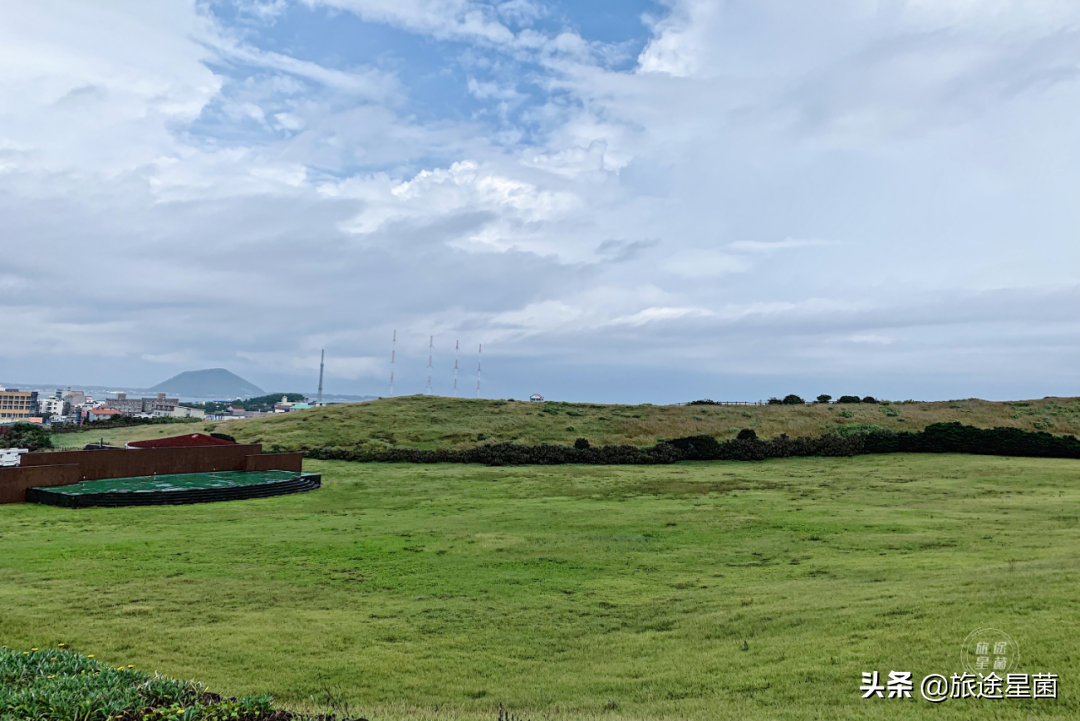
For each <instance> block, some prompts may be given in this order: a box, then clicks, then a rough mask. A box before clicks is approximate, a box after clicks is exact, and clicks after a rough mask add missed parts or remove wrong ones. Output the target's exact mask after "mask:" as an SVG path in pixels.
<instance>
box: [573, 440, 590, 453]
mask: <svg viewBox="0 0 1080 721" xmlns="http://www.w3.org/2000/svg"><path fill="white" fill-rule="evenodd" d="M574 448H576V449H578V450H579V451H586V450H588V449H589V439H588V438H578V439H577V440H576V441H574Z"/></svg>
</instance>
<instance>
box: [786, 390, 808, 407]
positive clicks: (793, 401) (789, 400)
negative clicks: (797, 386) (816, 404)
mask: <svg viewBox="0 0 1080 721" xmlns="http://www.w3.org/2000/svg"><path fill="white" fill-rule="evenodd" d="M781 403H783V404H784V405H785V406H801V405H803V404H804V403H806V401H804V400H803V399H802V398H800V397H799V396H797V395H795V394H794V393H789V394H788V395H786V396H784V400H783V401H781Z"/></svg>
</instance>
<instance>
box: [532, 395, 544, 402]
mask: <svg viewBox="0 0 1080 721" xmlns="http://www.w3.org/2000/svg"><path fill="white" fill-rule="evenodd" d="M529 400H530V401H536V402H537V403H540V402H542V401H543V400H544V397H543V396H542V395H540V394H539V393H533V394H532V395H531V396H529Z"/></svg>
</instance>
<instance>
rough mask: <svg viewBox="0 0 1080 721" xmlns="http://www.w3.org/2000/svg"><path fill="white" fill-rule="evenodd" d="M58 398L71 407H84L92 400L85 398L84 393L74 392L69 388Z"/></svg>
mask: <svg viewBox="0 0 1080 721" xmlns="http://www.w3.org/2000/svg"><path fill="white" fill-rule="evenodd" d="M60 397H61V398H63V399H64V400H65V401H67V402H68V403H70V404H71V405H72V406H73V407H78V406H85V405H86V404H87V403H89V402H90V401H91V400H93V399H92V398H87V397H86V391H74V390H72V389H70V388H68V389H67V390H66V391H64V392H63V393H61V394H60Z"/></svg>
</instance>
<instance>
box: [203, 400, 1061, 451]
mask: <svg viewBox="0 0 1080 721" xmlns="http://www.w3.org/2000/svg"><path fill="white" fill-rule="evenodd" d="M882 408H889V409H891V410H892V411H898V412H899V415H898V416H893V417H890V416H888V415H886V414H885V413H883V412H882V411H881V409H882ZM545 409H547V410H548V411H556V412H555V413H550V412H542V411H544V410H545ZM845 410H846V411H848V412H850V413H851V414H852V415H853V417H852V418H844V417H842V416H840V415H839V414H840V412H841V411H845ZM571 414H579V415H571ZM946 420H948V421H952V420H959V421H963V422H964V423H968V424H971V425H975V426H979V427H984V428H992V427H994V426H1013V427H1017V428H1024V429H1026V430H1035V428H1036V427H1035V425H1034V424H1035V423H1040V424H1045V423H1046V422H1047V421H1049V423H1051V424H1052V427H1050V428H1049V430H1052V431H1054V432H1055V433H1073V434H1078V433H1080V398H1077V399H1060V398H1058V399H1045V400H1041V401H1030V402H1029V405H1024V406H1019V405H1009V404H1007V403H991V402H987V401H959V402H942V403H910V404H897V405H892V406H887V407H886V406H877V405H869V404H857V405H850V406H839V405H831V406H825V405H816V406H751V407H732V406H617V405H594V404H589V403H566V404H564V403H552V404H540V403H529V402H527V401H518V402H512V403H505V405H502V404H500V402H499V401H484V400H467V399H455V398H440V397H430V396H408V397H403V398H393V399H384V400H380V401H373V402H369V403H357V404H350V405H343V406H331V407H328V408H320V409H313V410H311V411H304V412H301V413H297V414H284V415H278V416H272V417H268V418H259V419H254V420H250V421H232V422H228V423H224V424H219V426H218V429H219V430H223V431H225V432H227V433H230V434H233V435H235V436H236V437H237V438H238V439H241V440H246V441H257V440H258V441H261V442H263V443H265V444H267V445H269V444H273V443H278V444H280V445H282V446H284V447H287V448H303V447H311V446H318V445H324V444H325V445H340V446H354V445H358V444H362V445H366V446H368V447H374V448H381V447H388V446H389V445H391V444H393V445H399V446H409V447H419V448H436V447H449V448H462V447H467V446H471V445H476V444H477V443H480V442H490V441H493V440H496V441H519V442H522V443H530V444H533V443H573V441H574V439H575V438H578V437H586V438H588V439H589V440H590V441H592V442H593V443H631V444H634V445H652V444H653V443H656V441H657V439H658V438H679V437H681V436H688V435H695V434H699V433H707V434H710V435H713V436H716V437H718V438H721V439H723V438H730V437H732V436H734V434H735V433H737V432H738V429H740V428H754V429H755V430H756V431H757V432H758V434H759V435H761V436H764V437H772V436H775V435H779V434H780V433H787V434H788V435H791V436H819V435H821V434H822V433H824V432H827V431H829V430H832V429H834V428H836V427H838V426H839V425H842V424H846V423H868V424H873V425H879V426H882V427H885V428H892V429H894V430H918V429H920V428H923V427H924V426H926V425H927V424H929V423H935V422H938V421H946ZM570 428H573V430H569V429H570ZM481 434H483V436H484V440H483V441H481V440H478V438H479V436H480V435H481Z"/></svg>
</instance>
